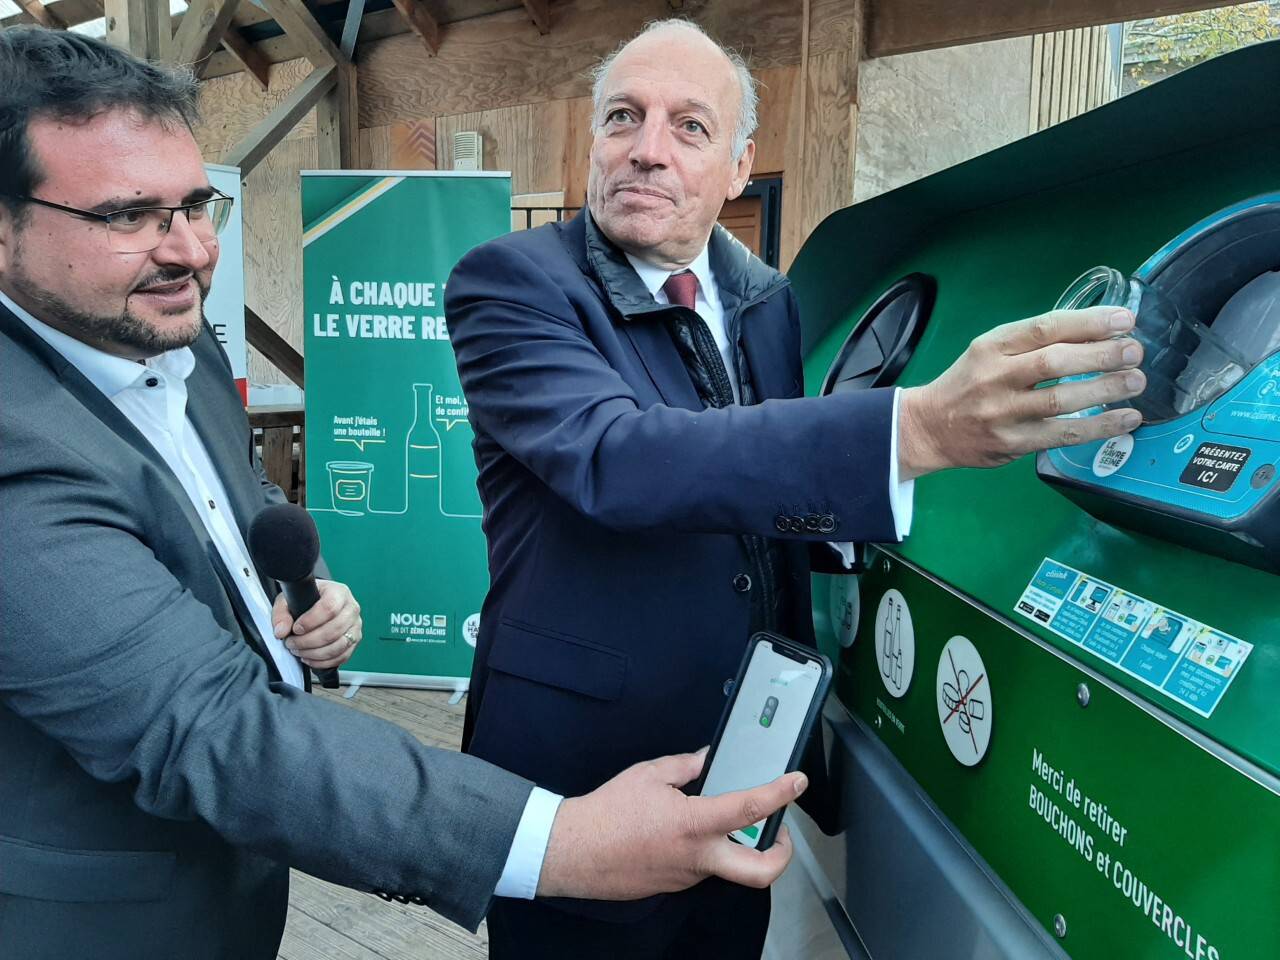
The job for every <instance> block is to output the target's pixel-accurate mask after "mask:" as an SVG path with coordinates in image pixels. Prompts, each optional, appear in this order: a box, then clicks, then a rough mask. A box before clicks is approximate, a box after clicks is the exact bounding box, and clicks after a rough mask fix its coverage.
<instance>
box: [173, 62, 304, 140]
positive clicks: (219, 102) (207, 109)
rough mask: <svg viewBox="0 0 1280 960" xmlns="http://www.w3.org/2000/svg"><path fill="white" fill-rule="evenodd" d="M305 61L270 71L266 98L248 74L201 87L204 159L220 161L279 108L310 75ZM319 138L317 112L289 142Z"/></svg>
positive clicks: (292, 133)
mask: <svg viewBox="0 0 1280 960" xmlns="http://www.w3.org/2000/svg"><path fill="white" fill-rule="evenodd" d="M311 70H312V67H311V64H310V63H308V62H307V61H306V60H290V61H289V62H288V63H279V64H276V65H275V66H273V67H272V68H271V78H270V79H271V84H270V87H269V88H268V90H267V92H266V93H265V94H264V93H263V92H262V88H261V87H259V86H258V84H257V83H256V82H255V81H254V80H253V78H252V77H250V76H249V74H247V73H237V74H232V75H230V76H226V77H218V78H217V79H214V80H205V81H204V82H203V83H201V84H200V113H201V121H200V125H199V127H197V128H196V142H197V143H199V144H200V148H201V150H203V151H204V156H205V159H207V160H210V161H217V160H219V159H221V158H222V156H223V155H224V154H225V153H226V152H227V151H228V150H229V149H230V148H231V147H233V146H235V145H236V144H237V143H239V142H240V141H241V140H242V139H244V136H245V134H247V133H248V132H249V131H250V130H252V129H253V127H254V125H255V124H256V123H258V122H259V121H260V120H262V119H263V118H264V117H265V116H266V115H267V114H269V113H270V112H271V111H272V110H274V109H275V108H276V106H278V105H279V103H280V102H281V101H282V100H283V99H284V98H285V97H287V96H288V95H289V92H290V91H291V90H293V88H294V87H296V86H297V85H298V84H299V83H301V82H302V81H303V80H304V79H305V78H306V77H307V75H308V74H310V73H311ZM315 135H316V120H315V111H314V110H313V111H311V112H310V113H308V114H307V116H306V118H305V119H304V120H302V122H300V123H299V124H298V125H297V126H296V127H294V128H293V129H292V130H291V131H289V134H288V136H287V137H286V139H292V140H297V139H300V138H305V137H314V136H315Z"/></svg>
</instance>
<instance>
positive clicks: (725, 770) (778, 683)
mask: <svg viewBox="0 0 1280 960" xmlns="http://www.w3.org/2000/svg"><path fill="white" fill-rule="evenodd" d="M821 679H822V665H821V664H820V663H819V662H818V661H816V660H808V661H806V662H804V663H801V662H800V661H798V660H793V659H792V658H791V657H786V656H783V655H782V654H780V653H778V652H777V651H775V650H774V649H773V644H771V643H769V642H768V641H761V642H759V643H757V644H756V646H755V651H754V652H753V654H752V656H751V662H750V663H748V664H747V670H746V673H745V674H744V675H743V677H742V682H741V684H740V686H739V689H737V690H736V691H734V700H733V707H732V709H731V711H730V713H729V720H728V721H727V722H726V724H725V728H724V733H723V734H722V735H721V737H720V742H719V744H718V745H717V746H716V752H715V755H714V756H713V757H712V758H711V769H710V770H709V771H707V776H706V780H705V782H704V783H703V786H702V795H703V796H704V797H714V796H719V795H720V794H722V793H731V792H733V791H734V790H747V789H750V788H751V787H758V786H760V785H761V784H764V783H768V782H769V781H770V780H773V779H775V778H776V777H780V776H782V775H783V774H784V773H786V772H787V763H788V762H789V761H790V760H791V754H792V753H793V752H794V751H795V747H796V741H797V740H798V739H799V737H800V732H801V729H802V728H803V727H804V721H805V717H806V716H808V713H809V705H810V704H811V703H812V702H813V698H814V696H815V694H816V693H817V691H818V686H819V682H820V681H821ZM763 829H764V821H763V820H760V821H759V822H757V823H754V824H752V825H751V826H748V827H744V828H743V829H741V830H735V831H734V832H733V833H732V834H730V836H732V837H733V839H735V840H737V841H738V842H739V843H741V844H744V845H746V846H748V847H755V846H756V843H757V842H758V840H759V838H760V831H761V830H763Z"/></svg>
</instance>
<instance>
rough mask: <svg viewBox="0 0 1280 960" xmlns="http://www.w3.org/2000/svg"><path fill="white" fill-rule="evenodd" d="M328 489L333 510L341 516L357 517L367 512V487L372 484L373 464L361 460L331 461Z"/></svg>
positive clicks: (328, 465)
mask: <svg viewBox="0 0 1280 960" xmlns="http://www.w3.org/2000/svg"><path fill="white" fill-rule="evenodd" d="M326 466H327V467H328V470H329V489H330V491H331V492H332V495H333V509H334V510H336V511H337V512H338V513H340V514H342V515H343V516H347V517H359V516H363V515H364V514H365V513H367V512H368V510H369V486H370V485H371V483H372V482H373V464H372V463H365V462H364V461H363V460H331V461H329V463H327V464H326Z"/></svg>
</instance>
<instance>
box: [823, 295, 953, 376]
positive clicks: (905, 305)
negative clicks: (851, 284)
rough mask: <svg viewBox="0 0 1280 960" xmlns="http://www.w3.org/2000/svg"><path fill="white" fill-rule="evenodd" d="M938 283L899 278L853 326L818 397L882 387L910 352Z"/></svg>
mask: <svg viewBox="0 0 1280 960" xmlns="http://www.w3.org/2000/svg"><path fill="white" fill-rule="evenodd" d="M936 293H937V282H936V281H935V280H934V279H933V277H930V276H928V275H927V274H923V273H913V274H910V275H908V276H905V277H903V278H902V279H901V280H899V281H897V282H896V283H895V284H893V286H891V287H890V288H889V289H888V290H886V291H885V292H884V293H883V294H881V295H880V297H879V298H877V300H876V302H875V303H873V304H872V305H871V308H870V309H869V310H867V312H866V313H864V314H863V315H862V317H861V319H859V320H858V322H857V323H855V324H854V325H853V329H852V330H851V331H849V336H848V337H846V338H845V341H844V344H843V346H841V347H840V351H839V353H837V354H836V358H835V360H834V361H833V362H832V364H831V367H830V368H829V369H828V370H827V376H826V378H825V379H824V380H823V382H822V393H823V395H824V396H825V395H827V394H829V393H842V392H844V391H847V390H866V389H869V388H871V387H885V386H889V385H890V384H892V383H893V382H894V381H896V380H897V379H898V377H899V375H901V373H902V371H903V369H905V367H906V365H907V361H909V360H910V359H911V355H912V353H914V352H915V349H916V345H917V344H919V342H920V337H921V335H922V334H923V333H924V328H925V324H926V323H928V321H929V315H930V314H931V313H932V311H933V302H934V298H935V296H936Z"/></svg>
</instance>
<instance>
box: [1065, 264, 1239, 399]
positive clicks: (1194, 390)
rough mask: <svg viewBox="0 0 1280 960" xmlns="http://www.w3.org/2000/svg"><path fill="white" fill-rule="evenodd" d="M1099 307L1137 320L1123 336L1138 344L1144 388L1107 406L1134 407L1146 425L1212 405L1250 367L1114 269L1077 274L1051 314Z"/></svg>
mask: <svg viewBox="0 0 1280 960" xmlns="http://www.w3.org/2000/svg"><path fill="white" fill-rule="evenodd" d="M1099 306H1107V307H1124V308H1126V309H1128V310H1129V311H1130V312H1131V313H1133V315H1134V317H1135V323H1134V329H1133V330H1132V332H1131V333H1129V334H1127V335H1128V336H1132V337H1133V338H1134V339H1135V340H1137V341H1138V342H1139V343H1141V344H1142V350H1143V356H1142V364H1141V366H1140V369H1141V370H1142V372H1143V373H1145V374H1146V376H1147V386H1146V389H1145V390H1143V392H1142V394H1141V395H1140V396H1137V397H1134V398H1133V399H1132V400H1122V401H1120V402H1118V403H1112V404H1106V406H1108V407H1130V406H1131V407H1134V408H1135V409H1137V410H1138V412H1139V413H1141V414H1142V419H1143V422H1144V423H1163V422H1165V421H1166V420H1172V419H1174V418H1176V417H1180V416H1182V415H1183V414H1186V413H1190V412H1191V411H1193V410H1196V409H1198V408H1200V407H1202V406H1204V405H1205V404H1207V403H1210V402H1212V401H1213V400H1215V399H1217V398H1218V397H1220V396H1222V394H1223V393H1225V392H1226V391H1227V390H1228V389H1230V388H1231V387H1232V386H1233V385H1234V384H1235V383H1236V382H1238V381H1239V380H1240V378H1241V377H1243V376H1244V374H1245V371H1246V370H1247V369H1248V367H1249V362H1248V361H1247V360H1246V359H1245V358H1243V357H1241V356H1238V355H1237V351H1235V350H1234V349H1233V348H1232V347H1231V346H1230V345H1229V344H1228V343H1226V342H1225V341H1224V340H1223V339H1222V338H1220V337H1218V336H1217V335H1216V334H1215V333H1214V332H1213V331H1212V330H1211V329H1210V328H1209V327H1208V326H1206V325H1205V324H1203V323H1201V322H1199V321H1198V320H1196V319H1194V318H1192V317H1186V316H1183V314H1182V313H1181V311H1180V310H1179V309H1178V306H1177V304H1176V303H1174V302H1173V301H1172V300H1170V299H1169V298H1167V297H1165V296H1164V295H1163V294H1162V293H1160V291H1159V290H1157V289H1155V288H1154V287H1151V286H1149V285H1147V284H1146V283H1144V282H1143V281H1142V280H1139V279H1138V278H1137V277H1127V276H1125V275H1124V274H1122V273H1121V272H1120V271H1119V270H1116V269H1115V268H1114V267H1094V268H1093V269H1092V270H1088V271H1086V272H1085V273H1083V274H1081V275H1080V276H1079V277H1078V278H1076V280H1075V282H1074V283H1072V284H1071V286H1069V287H1067V289H1066V291H1064V292H1063V294H1062V296H1061V297H1059V298H1058V302H1057V304H1055V306H1054V309H1056V310H1077V309H1084V308H1086V307H1099ZM1086 376H1096V374H1086Z"/></svg>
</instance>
